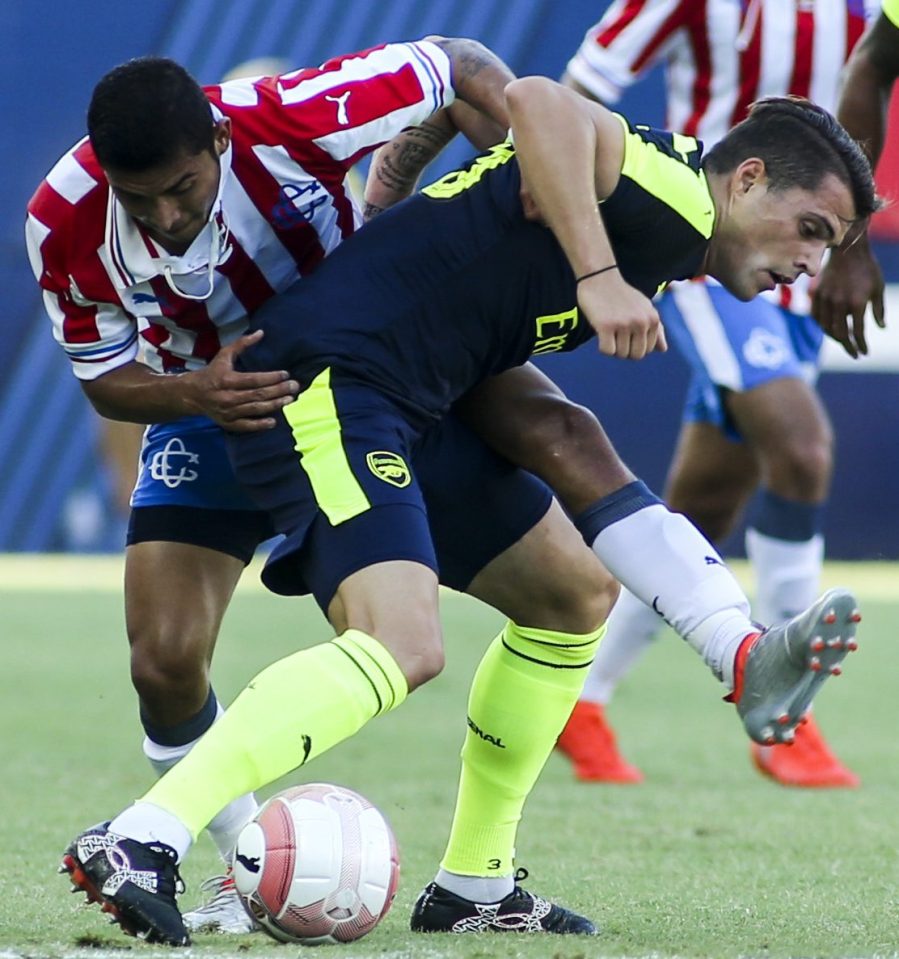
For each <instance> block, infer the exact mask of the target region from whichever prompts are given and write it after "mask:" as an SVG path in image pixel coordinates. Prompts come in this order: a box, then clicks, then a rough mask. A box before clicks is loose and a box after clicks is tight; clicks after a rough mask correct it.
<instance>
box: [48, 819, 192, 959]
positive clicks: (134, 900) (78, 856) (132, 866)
mask: <svg viewBox="0 0 899 959" xmlns="http://www.w3.org/2000/svg"><path fill="white" fill-rule="evenodd" d="M176 860H177V856H176V854H175V850H174V849H172V847H171V846H166V845H165V844H163V843H143V842H138V841H137V840H136V839H128V838H127V837H125V836H120V835H118V834H117V833H114V832H110V831H109V823H108V822H105V823H100V824H98V825H96V826H92V827H91V828H90V829H88V830H86V831H85V832H83V833H82V834H81V835H80V836H78V837H77V838H76V839H74V840H73V841H72V842H71V843H70V844H69V846H68V848H67V849H66V851H65V853H63V857H62V864H61V865H60V867H59V871H60V872H67V873H68V874H69V878H70V879H71V881H72V885H73V886H74V888H73V889H72V892H77V891H78V890H79V889H80V890H82V891H83V892H84V893H85V894H86V896H87V901H88V902H96V903H100V904H101V906H102V908H103V911H104V912H106V913H109V915H110V917H111V918H112V921H113V922H117V923H118V924H119V925H120V926H121V927H122V931H123V932H125V933H126V934H127V935H129V936H137V937H138V938H140V939H144V940H146V941H147V942H158V943H162V944H164V945H167V946H187V945H190V936H189V935H188V934H187V929H185V927H184V922H183V920H182V919H181V913H180V912H179V911H178V906H177V905H176V904H175V895H176V894H178V893H181V892H183V891H184V883H183V882H182V881H181V876H180V875H179V873H178V866H177V861H176Z"/></svg>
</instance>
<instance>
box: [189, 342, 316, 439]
mask: <svg viewBox="0 0 899 959" xmlns="http://www.w3.org/2000/svg"><path fill="white" fill-rule="evenodd" d="M262 335H263V331H262V330H255V331H254V332H253V333H248V334H246V335H245V336H241V337H240V338H239V339H237V340H235V341H234V342H233V343H230V344H229V345H228V346H224V347H222V349H220V350H219V351H218V353H216V355H215V357H214V358H213V359H212V362H211V363H210V364H209V365H208V366H206V367H204V368H203V369H201V370H197V371H196V372H195V373H192V374H188V375H190V376H191V377H192V383H191V393H192V401H193V403H194V405H196V407H197V412H199V413H203V414H204V415H206V416H208V417H209V418H210V419H211V420H214V421H215V422H216V423H218V425H219V426H221V427H222V428H224V429H226V430H230V431H231V432H233V433H253V432H258V431H259V430H268V429H271V428H272V427H273V426H274V425H275V422H276V420H275V418H274V414H275V413H277V412H278V411H279V410H280V409H282V408H283V407H285V406H287V405H288V404H289V403H291V402H293V400H294V399H295V398H296V395H297V393H299V390H300V387H299V384H298V383H297V382H296V380H292V379H290V374H289V373H287V372H286V371H285V370H275V371H272V372H266V373H242V372H240V371H238V370H235V369H234V361H235V360H236V359H237V357H238V356H240V354H241V353H243V351H244V350H245V349H247V348H248V347H250V346H252V345H253V344H254V343H258V342H259V340H261V339H262Z"/></svg>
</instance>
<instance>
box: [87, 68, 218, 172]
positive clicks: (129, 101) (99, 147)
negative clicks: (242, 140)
mask: <svg viewBox="0 0 899 959" xmlns="http://www.w3.org/2000/svg"><path fill="white" fill-rule="evenodd" d="M214 130H215V124H214V120H213V116H212V108H211V106H210V104H209V100H207V98H206V94H205V93H204V92H203V90H202V88H201V87H200V85H199V84H198V83H197V81H196V80H194V78H193V77H192V76H191V75H190V74H189V73H188V72H187V70H185V69H184V67H182V66H181V65H180V64H178V63H175V61H174V60H168V59H166V58H164V57H138V58H137V59H134V60H129V61H128V62H127V63H123V64H120V65H119V66H117V67H114V68H113V69H112V70H110V71H109V73H107V74H106V75H105V76H104V77H102V78H101V80H100V82H99V83H98V84H97V85H96V87H94V92H93V95H92V97H91V102H90V106H89V107H88V111H87V131H88V136H89V137H90V141H91V145H92V146H93V148H94V153H95V154H96V156H97V159H98V160H99V161H100V165H101V166H103V167H109V168H111V169H114V170H123V171H128V172H132V173H134V172H142V171H144V170H149V169H152V168H153V167H157V166H160V165H162V164H164V163H167V162H169V161H171V160H173V159H175V158H176V157H178V156H180V155H181V154H182V153H185V152H186V153H187V154H188V155H190V156H196V155H197V154H199V153H202V152H203V151H204V150H210V151H213V150H214Z"/></svg>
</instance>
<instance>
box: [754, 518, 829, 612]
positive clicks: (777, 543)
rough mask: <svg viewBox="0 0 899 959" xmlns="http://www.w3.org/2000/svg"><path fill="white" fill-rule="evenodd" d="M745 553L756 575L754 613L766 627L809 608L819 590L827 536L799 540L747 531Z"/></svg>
mask: <svg viewBox="0 0 899 959" xmlns="http://www.w3.org/2000/svg"><path fill="white" fill-rule="evenodd" d="M746 555H747V556H748V557H749V559H750V560H751V561H752V566H753V569H754V570H755V575H756V596H755V606H754V610H755V614H756V616H757V617H758V618H759V621H760V622H762V623H764V624H765V625H766V626H773V625H774V624H775V623H782V622H784V621H786V620H788V619H791V618H792V617H793V616H795V615H796V614H797V613H801V612H802V611H803V610H804V609H807V608H808V607H809V606H811V604H812V603H813V602H814V601H815V598H816V597H817V595H818V592H819V590H820V580H821V566H822V565H823V563H824V537H823V536H822V535H821V534H820V533H818V534H817V535H815V536H813V537H812V538H811V539H808V540H804V541H800V542H796V541H791V540H785V539H774V538H773V537H771V536H766V535H765V534H764V533H760V532H759V531H758V530H756V529H747V530H746Z"/></svg>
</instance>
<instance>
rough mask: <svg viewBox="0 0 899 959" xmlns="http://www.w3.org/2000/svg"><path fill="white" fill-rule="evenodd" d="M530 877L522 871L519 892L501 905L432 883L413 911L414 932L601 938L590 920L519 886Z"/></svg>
mask: <svg viewBox="0 0 899 959" xmlns="http://www.w3.org/2000/svg"><path fill="white" fill-rule="evenodd" d="M527 875H528V874H527V870H525V869H519V870H518V872H516V873H515V888H514V889H513V890H512V892H510V893H509V895H508V896H505V897H504V898H503V899H500V901H499V902H471V900H469V899H463V898H462V897H461V896H457V895H455V894H454V893H452V892H449V891H448V890H446V889H444V888H442V887H441V886H438V885H437V883H436V882H432V883H429V884H428V885H427V886H426V887H425V890H424V892H423V893H422V894H421V895H420V896H419V897H418V900H417V902H416V903H415V906H414V907H413V909H412V922H411V926H412V931H413V932H552V933H557V934H559V935H576V936H595V935H596V934H597V931H596V926H594V925H593V923H592V922H590V920H589V919H585V918H584V917H583V916H579V915H578V914H577V913H576V912H571V911H570V910H568V909H564V908H563V907H562V906H556V905H554V904H553V903H551V902H548V901H547V900H546V899H542V898H541V897H540V896H534V895H532V894H531V893H529V892H526V891H525V890H524V889H522V888H521V886H519V885H518V883H519V882H520V881H521V880H524V879H526V878H527Z"/></svg>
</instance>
